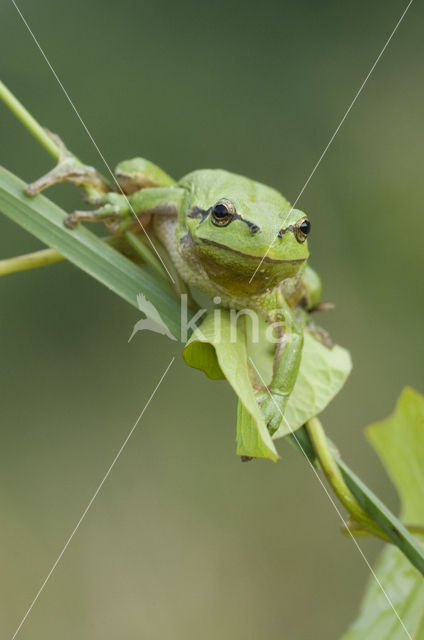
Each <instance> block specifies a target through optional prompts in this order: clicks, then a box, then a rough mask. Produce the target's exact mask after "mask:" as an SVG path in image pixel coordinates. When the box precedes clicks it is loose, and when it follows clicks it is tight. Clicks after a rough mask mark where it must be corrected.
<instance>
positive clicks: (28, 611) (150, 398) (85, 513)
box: [11, 357, 175, 640]
mask: <svg viewBox="0 0 424 640" xmlns="http://www.w3.org/2000/svg"><path fill="white" fill-rule="evenodd" d="M174 360H175V357H173V358H172V360H171V362H170V363H169V364H168V366H167V367H166V369H165V371H164V372H163V374H162V375H161V377H160V380H159V382H158V383H157V385H156V386H155V388H154V389H153V391H152V393H151V394H150V397H149V399H148V400H147V402H146V404H145V405H144V408H143V411H142V412H141V413H140V415H139V416H138V418H137V420H136V421H135V423H134V424H133V426H132V428H131V430H130V432H129V433H128V435H127V437H126V438H125V440H124V442H123V443H122V445H121V447H120V448H119V451H118V453H117V454H116V456H115V457H114V459H113V460H112V463H111V465H110V466H109V468H108V470H107V471H106V473H105V475H104V477H103V480H102V481H101V482H100V484H99V486H98V487H97V489H96V490H95V492H94V493H93V495H92V497H91V499H90V501H89V503H88V504H87V506H86V508H85V509H84V511H83V512H82V515H81V517H80V519H79V520H78V522H77V524H76V525H75V527H74V529H73V531H72V533H71V535H70V536H69V538H68V539H67V541H66V543H65V545H64V547H63V549H62V551H61V552H60V553H59V555H58V556H57V558H56V560H55V561H54V563H53V565H52V567H51V569H50V571H49V572H48V574H47V576H46V577H45V579H44V581H43V583H42V585H41V587H40V588H39V590H38V591H37V593H36V595H35V598H34V599H33V601H32V602H31V604H30V606H29V607H28V609H27V611H26V613H25V615H24V617H23V618H22V620H21V622H20V623H19V626H18V628H17V629H16V631H15V633H14V634H13V636H12V638H11V640H14V638H16V636H17V635H18V633H19V631H20V630H21V628H22V626H23V624H24V622H25V620H26V619H27V618H28V616H29V614H30V613H31V610H32V608H33V606H34V605H35V603H36V602H37V600H38V598H39V597H40V595H41V593H42V591H43V589H44V587H45V586H46V584H47V582H48V581H49V579H50V577H51V575H52V573H53V571H54V570H55V569H56V567H57V565H58V564H59V562H60V560H61V559H62V556H63V554H64V553H65V551H66V549H67V548H68V547H69V545H70V543H71V540H72V538H73V537H74V535H75V534H76V532H77V531H78V529H79V527H80V525H81V523H82V521H83V520H84V518H85V516H86V515H87V513H88V511H89V509H90V507H91V505H92V504H93V502H94V500H95V499H96V498H97V496H98V494H99V492H100V490H101V488H102V487H103V485H104V483H105V482H106V480H107V478H108V477H109V475H110V473H111V471H112V469H113V467H114V466H115V464H116V462H117V461H118V458H119V456H120V455H121V453H122V452H123V450H124V449H125V446H126V445H127V442H128V440H129V439H130V438H131V436H132V434H133V433H134V431H135V429H136V427H137V425H138V423H139V422H140V420H141V418H142V417H143V415H144V413H145V411H146V409H147V407H148V406H149V404H150V402H151V401H152V400H153V397H154V396H155V394H156V391H157V390H158V389H159V387H160V385H161V384H162V382H163V379H164V378H165V376H166V374H167V373H168V371H169V369H170V367H171V365H172V363H173V362H174Z"/></svg>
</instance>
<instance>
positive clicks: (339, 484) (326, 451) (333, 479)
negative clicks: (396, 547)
mask: <svg viewBox="0 0 424 640" xmlns="http://www.w3.org/2000/svg"><path fill="white" fill-rule="evenodd" d="M306 431H307V432H308V435H309V438H310V440H311V442H312V444H313V447H314V451H315V454H316V456H317V458H318V460H319V463H320V465H321V468H322V470H323V472H324V475H325V477H326V478H327V480H328V482H329V484H330V485H331V487H332V489H333V490H334V493H335V494H336V495H337V497H338V498H339V500H340V502H341V503H342V504H343V505H344V506H345V507H346V509H347V510H348V512H349V513H350V514H351V516H352V517H353V518H354V520H355V522H356V523H358V524H360V525H361V526H362V528H363V529H366V530H367V531H369V532H370V533H372V534H374V535H375V536H377V537H379V538H382V539H383V540H386V541H387V540H388V537H387V536H386V535H385V534H384V533H383V532H382V531H381V530H380V528H379V527H377V526H376V525H375V523H374V522H373V521H372V520H371V519H370V517H369V516H368V514H367V513H366V512H365V511H364V509H362V507H361V506H360V505H359V504H358V502H357V501H356V499H355V497H354V496H353V494H352V493H351V491H350V490H349V488H348V486H347V485H346V483H345V481H344V479H343V476H342V473H341V471H340V469H339V467H338V466H337V463H336V461H335V459H334V457H333V455H332V453H331V450H330V447H329V444H328V440H327V436H326V435H325V431H324V429H323V427H322V424H321V422H320V421H319V420H318V418H316V417H315V418H311V419H310V420H309V421H308V422H307V423H306Z"/></svg>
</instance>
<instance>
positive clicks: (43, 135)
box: [0, 80, 60, 160]
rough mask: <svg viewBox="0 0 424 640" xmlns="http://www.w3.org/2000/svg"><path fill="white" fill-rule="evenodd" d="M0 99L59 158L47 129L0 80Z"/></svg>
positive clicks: (58, 151) (56, 146)
mask: <svg viewBox="0 0 424 640" xmlns="http://www.w3.org/2000/svg"><path fill="white" fill-rule="evenodd" d="M0 99H1V100H3V102H4V103H5V105H6V106H8V107H9V109H10V110H11V111H12V113H14V114H15V116H16V117H17V118H18V119H19V120H20V121H21V122H22V124H23V125H24V126H25V127H26V128H27V129H28V131H29V132H30V133H32V135H33V136H34V137H35V138H36V139H37V140H38V142H39V143H40V144H42V145H43V147H44V148H45V149H46V151H48V152H49V153H50V155H52V156H53V158H55V159H56V160H59V157H60V149H59V147H58V145H57V144H56V143H55V142H54V140H53V139H52V138H51V137H50V136H49V134H48V133H47V131H46V130H45V129H44V128H43V127H42V126H41V125H40V124H39V123H38V122H37V121H36V120H35V118H33V116H32V115H31V114H30V113H29V111H27V110H26V109H25V107H24V105H23V104H22V103H21V102H19V100H18V99H17V98H15V96H14V95H13V93H11V91H9V89H8V88H7V87H6V85H5V84H4V83H3V82H2V81H1V80H0Z"/></svg>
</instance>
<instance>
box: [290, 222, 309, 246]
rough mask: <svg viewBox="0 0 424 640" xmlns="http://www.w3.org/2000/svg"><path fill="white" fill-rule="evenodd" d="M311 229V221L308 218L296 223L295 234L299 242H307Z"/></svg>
mask: <svg viewBox="0 0 424 640" xmlns="http://www.w3.org/2000/svg"><path fill="white" fill-rule="evenodd" d="M310 231H311V223H310V222H309V220H308V219H307V218H303V219H302V220H299V222H297V223H296V224H295V225H294V235H295V236H296V240H297V241H298V242H305V240H306V238H307V236H308V235H309V232H310Z"/></svg>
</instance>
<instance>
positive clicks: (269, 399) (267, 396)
mask: <svg viewBox="0 0 424 640" xmlns="http://www.w3.org/2000/svg"><path fill="white" fill-rule="evenodd" d="M256 400H257V402H258V404H259V406H260V408H261V412H262V415H263V417H264V420H265V424H266V426H267V428H268V431H269V432H270V434H271V435H274V433H275V432H276V431H277V429H278V427H279V426H280V424H281V421H282V420H283V419H284V411H285V408H286V405H287V400H288V396H287V395H286V394H284V393H281V391H278V390H276V389H269V390H268V389H265V390H264V391H260V392H259V393H257V394H256Z"/></svg>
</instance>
